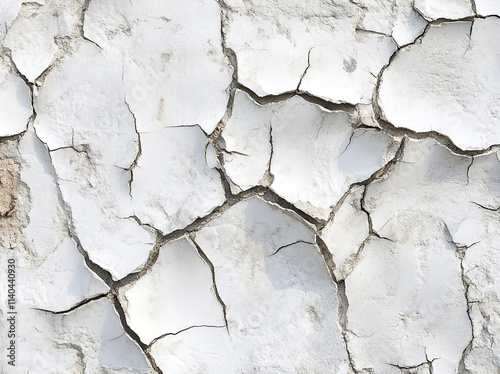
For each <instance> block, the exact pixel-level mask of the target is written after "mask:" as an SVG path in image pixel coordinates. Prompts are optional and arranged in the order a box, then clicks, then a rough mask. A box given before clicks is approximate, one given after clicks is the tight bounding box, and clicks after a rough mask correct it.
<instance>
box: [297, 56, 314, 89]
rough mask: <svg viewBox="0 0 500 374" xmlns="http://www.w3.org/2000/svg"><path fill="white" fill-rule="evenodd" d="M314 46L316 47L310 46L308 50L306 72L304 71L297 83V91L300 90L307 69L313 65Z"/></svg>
mask: <svg viewBox="0 0 500 374" xmlns="http://www.w3.org/2000/svg"><path fill="white" fill-rule="evenodd" d="M313 48H314V47H311V48H309V52H307V66H306V68H305V70H304V73H302V75H301V76H300V79H299V83H298V84H297V88H296V89H295V93H299V92H300V85H301V84H302V80H303V79H304V77H305V76H306V74H307V71H308V70H309V68H310V67H311V51H312V50H313Z"/></svg>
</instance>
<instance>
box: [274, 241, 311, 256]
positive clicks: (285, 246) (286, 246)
mask: <svg viewBox="0 0 500 374" xmlns="http://www.w3.org/2000/svg"><path fill="white" fill-rule="evenodd" d="M299 243H304V244H311V245H315V244H316V243H311V242H308V241H305V240H296V241H294V242H293V243H289V244H285V245H282V246H281V247H279V248H278V249H277V250H276V251H274V252H273V253H271V254H270V255H269V256H267V257H272V256H274V255H275V254H277V253H279V252H280V251H281V250H282V249H283V248H288V247H291V246H293V245H295V244H299Z"/></svg>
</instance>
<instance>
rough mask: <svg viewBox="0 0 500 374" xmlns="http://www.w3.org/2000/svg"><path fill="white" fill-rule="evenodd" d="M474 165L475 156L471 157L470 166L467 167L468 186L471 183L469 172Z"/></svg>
mask: <svg viewBox="0 0 500 374" xmlns="http://www.w3.org/2000/svg"><path fill="white" fill-rule="evenodd" d="M473 163H474V156H472V157H471V159H470V164H469V166H467V182H466V185H468V184H469V182H470V179H469V172H470V168H471V167H472V164H473Z"/></svg>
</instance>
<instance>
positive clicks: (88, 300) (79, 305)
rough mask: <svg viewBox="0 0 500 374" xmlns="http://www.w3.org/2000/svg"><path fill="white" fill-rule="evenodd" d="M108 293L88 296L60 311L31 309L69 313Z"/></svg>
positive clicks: (52, 312) (43, 310)
mask: <svg viewBox="0 0 500 374" xmlns="http://www.w3.org/2000/svg"><path fill="white" fill-rule="evenodd" d="M107 295H108V294H107V293H103V294H99V295H96V296H94V297H91V298H88V299H84V300H82V301H80V302H78V303H76V304H75V305H73V306H72V307H71V308H69V309H66V310H62V311H60V312H54V311H52V310H47V309H42V308H31V309H33V310H38V311H41V312H46V313H51V314H67V313H71V312H72V311H74V310H75V309H78V308H80V307H82V306H84V305H87V304H88V303H91V302H92V301H95V300H99V299H102V298H104V297H106V296H107Z"/></svg>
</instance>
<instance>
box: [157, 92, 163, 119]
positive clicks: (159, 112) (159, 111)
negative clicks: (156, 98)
mask: <svg viewBox="0 0 500 374" xmlns="http://www.w3.org/2000/svg"><path fill="white" fill-rule="evenodd" d="M164 106H165V100H163V97H162V98H161V99H160V102H159V103H158V112H157V113H156V119H157V120H158V121H161V117H162V116H163V107H164Z"/></svg>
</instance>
